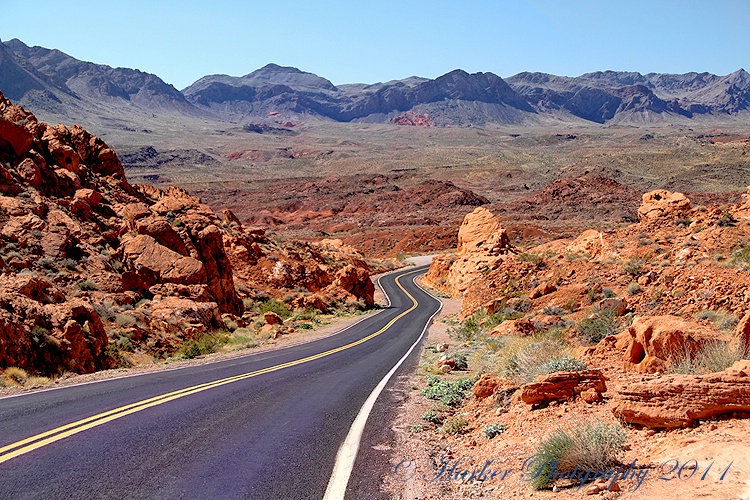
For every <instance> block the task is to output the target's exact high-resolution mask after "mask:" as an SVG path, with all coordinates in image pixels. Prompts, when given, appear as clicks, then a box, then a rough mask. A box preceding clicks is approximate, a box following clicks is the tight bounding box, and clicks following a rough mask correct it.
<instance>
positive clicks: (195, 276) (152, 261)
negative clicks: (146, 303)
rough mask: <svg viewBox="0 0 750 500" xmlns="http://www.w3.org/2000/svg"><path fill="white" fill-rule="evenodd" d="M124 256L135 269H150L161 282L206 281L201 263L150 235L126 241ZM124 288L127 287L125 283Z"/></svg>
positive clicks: (191, 283) (184, 282) (192, 282)
mask: <svg viewBox="0 0 750 500" xmlns="http://www.w3.org/2000/svg"><path fill="white" fill-rule="evenodd" d="M123 254H124V258H125V259H126V261H127V262H128V263H129V264H130V265H131V266H132V267H133V268H135V269H138V268H145V269H148V270H150V271H151V272H152V273H153V274H154V275H156V276H157V280H159V281H164V282H166V283H181V284H184V285H194V284H198V283H204V282H205V280H206V273H205V270H204V268H203V263H202V262H201V261H199V260H197V259H193V258H192V257H185V256H183V255H180V254H178V253H177V252H174V251H172V250H170V249H168V248H167V247H165V246H164V245H161V244H159V243H158V242H157V241H156V240H155V239H154V238H153V237H151V236H148V235H138V236H136V237H133V238H129V239H126V240H124V242H123ZM152 284H154V283H152ZM149 286H150V285H149ZM123 287H124V288H125V287H126V284H125V283H123ZM126 289H128V288H126Z"/></svg>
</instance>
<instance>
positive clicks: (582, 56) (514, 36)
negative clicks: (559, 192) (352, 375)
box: [0, 0, 750, 89]
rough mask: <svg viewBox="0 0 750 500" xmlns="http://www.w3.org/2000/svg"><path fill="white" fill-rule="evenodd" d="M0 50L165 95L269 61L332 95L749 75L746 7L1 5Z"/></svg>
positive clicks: (551, 1) (670, 3)
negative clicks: (87, 65)
mask: <svg viewBox="0 0 750 500" xmlns="http://www.w3.org/2000/svg"><path fill="white" fill-rule="evenodd" d="M0 20H2V28H1V29H0V38H2V40H9V39H11V38H19V39H20V40H22V41H23V42H25V43H26V44H28V45H41V46H43V47H48V48H58V49H60V50H62V51H63V52H66V53H68V54H70V55H71V56H73V57H76V58H78V59H83V60H87V61H92V62H96V63H101V64H108V65H110V66H123V67H129V68H137V69H140V70H143V71H147V72H150V73H156V74H157V75H159V76H160V77H161V78H163V79H164V80H166V81H167V82H169V83H171V84H173V85H174V86H175V87H177V88H178V89H182V88H184V87H186V86H188V85H190V84H191V83H193V82H194V81H195V80H197V79H198V78H200V77H201V76H204V75H207V74H215V73H225V74H229V75H235V76H240V75H244V74H247V73H249V72H251V71H253V70H255V69H258V68H260V67H261V66H264V65H265V64H267V63H269V62H274V63H277V64H281V65H285V66H295V67H298V68H300V69H302V70H305V71H310V72H313V73H316V74H318V75H320V76H323V77H325V78H328V79H329V80H331V81H332V82H333V83H334V84H342V83H375V82H378V81H387V80H393V79H400V78H405V77H408V76H412V75H418V76H424V77H428V78H434V77H437V76H440V75H442V74H444V73H447V72H448V71H451V70H453V69H456V68H461V69H464V70H466V71H469V72H476V71H491V72H493V73H496V74H498V75H500V76H502V77H508V76H511V75H514V74H516V73H519V72H521V71H542V72H546V73H553V74H557V75H566V76H577V75H580V74H582V73H585V72H589V71H597V70H606V69H612V70H622V71H638V72H641V73H648V72H660V73H685V72H688V71H698V72H701V71H708V72H711V73H716V74H721V75H724V74H728V73H731V72H733V71H736V70H737V69H739V68H741V67H745V69H749V70H750V64H748V62H747V61H748V57H750V55H749V54H750V29H749V28H748V23H750V1H747V0H712V1H710V2H709V1H708V0H648V1H643V0H619V1H616V0H568V1H563V0H518V1H506V0H464V1H463V2H459V1H457V0H456V1H443V0H398V1H395V0H361V1H357V0H348V1H341V0H325V1H316V0H307V1H292V0H265V1H262V2H258V1H254V0H249V1H239V0H236V1H235V0H214V1H211V2H208V1H203V2H197V1H190V0H182V1H173V0H166V1H161V0H148V1H146V0H129V1H118V0H114V1H108V2H101V1H96V2H94V1H83V0H65V1H61V0H55V1H49V0H34V1H29V0H0Z"/></svg>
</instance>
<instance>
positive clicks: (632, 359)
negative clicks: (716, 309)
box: [624, 316, 726, 373]
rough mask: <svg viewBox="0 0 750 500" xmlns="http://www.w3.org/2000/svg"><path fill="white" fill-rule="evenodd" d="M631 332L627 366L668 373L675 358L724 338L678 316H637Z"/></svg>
mask: <svg viewBox="0 0 750 500" xmlns="http://www.w3.org/2000/svg"><path fill="white" fill-rule="evenodd" d="M627 331H628V334H629V335H630V342H629V344H628V347H627V350H626V351H625V360H624V362H625V368H626V369H628V370H633V371H638V372H643V373H655V372H661V373H664V372H665V371H666V370H667V368H668V367H669V365H670V363H671V362H672V361H674V360H675V359H677V358H678V357H680V356H683V355H684V354H685V353H686V352H695V351H696V350H697V349H698V347H699V346H700V345H703V344H705V343H707V342H711V341H714V340H720V339H722V337H720V336H719V335H718V334H717V333H716V332H714V331H710V330H708V329H707V328H706V327H704V326H702V325H700V324H697V323H695V322H693V321H688V320H685V319H683V318H680V317H678V316H646V317H636V318H634V319H633V324H632V325H631V326H630V327H628V330H627ZM724 340H726V339H724Z"/></svg>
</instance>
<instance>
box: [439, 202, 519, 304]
mask: <svg viewBox="0 0 750 500" xmlns="http://www.w3.org/2000/svg"><path fill="white" fill-rule="evenodd" d="M510 250H511V244H510V239H509V238H508V233H507V231H506V230H505V228H503V226H502V224H501V223H500V221H499V220H498V219H497V218H496V217H495V216H494V215H493V214H492V212H490V211H489V210H487V209H486V208H483V207H478V208H476V209H474V211H473V212H471V213H470V214H467V215H466V217H464V220H463V222H462V223H461V227H460V228H459V230H458V246H457V247H456V256H455V258H451V259H452V260H453V262H451V263H450V267H449V268H448V273H447V274H448V276H447V281H446V282H445V288H447V289H448V290H449V291H450V292H451V293H454V294H459V293H462V292H463V291H464V290H466V288H467V287H468V286H469V284H470V283H471V281H472V280H474V279H475V278H476V277H478V276H480V275H481V274H482V273H483V272H486V271H489V270H492V269H496V268H497V267H498V266H499V265H500V264H501V263H502V262H503V260H504V259H505V255H506V254H507V253H508V252H509V251H510ZM445 259H446V258H443V259H437V260H436V261H435V262H434V264H433V265H434V266H435V269H432V266H431V270H430V271H429V272H428V276H427V279H428V282H431V283H435V282H436V281H437V280H436V279H435V278H436V277H437V275H439V274H442V273H441V271H440V270H439V269H438V268H439V267H445V263H446V260H445Z"/></svg>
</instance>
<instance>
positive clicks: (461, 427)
mask: <svg viewBox="0 0 750 500" xmlns="http://www.w3.org/2000/svg"><path fill="white" fill-rule="evenodd" d="M467 425H469V422H467V421H466V419H465V418H464V417H461V416H458V417H455V418H452V419H450V420H448V421H446V422H445V423H444V424H443V426H442V427H441V428H440V430H441V431H442V432H443V433H445V434H448V435H451V436H454V435H456V434H461V433H462V432H464V431H465V430H466V426H467Z"/></svg>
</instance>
